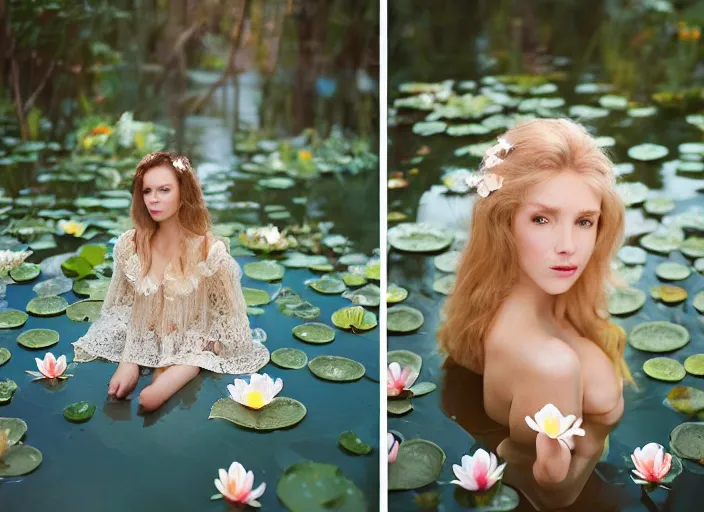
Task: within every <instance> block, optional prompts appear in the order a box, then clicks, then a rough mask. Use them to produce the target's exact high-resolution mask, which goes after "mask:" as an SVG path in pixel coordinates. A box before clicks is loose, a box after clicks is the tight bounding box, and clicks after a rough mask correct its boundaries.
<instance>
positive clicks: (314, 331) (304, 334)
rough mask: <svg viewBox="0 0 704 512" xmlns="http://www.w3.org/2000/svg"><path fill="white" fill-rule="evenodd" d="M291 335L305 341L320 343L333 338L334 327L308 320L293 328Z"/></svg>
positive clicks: (328, 341) (327, 341)
mask: <svg viewBox="0 0 704 512" xmlns="http://www.w3.org/2000/svg"><path fill="white" fill-rule="evenodd" d="M292 332H293V335H294V336H295V337H296V338H298V339H299V340H301V341H305V342H306V343H313V344H316V345H320V344H323V343H330V342H332V341H333V340H334V339H335V329H333V328H332V327H330V326H329V325H325V324H322V323H319V322H308V323H305V324H302V325H297V326H296V327H294V328H293V331H292Z"/></svg>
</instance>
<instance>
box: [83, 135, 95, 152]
mask: <svg viewBox="0 0 704 512" xmlns="http://www.w3.org/2000/svg"><path fill="white" fill-rule="evenodd" d="M92 147H93V137H91V136H90V135H88V136H86V137H84V138H83V149H85V150H86V151H89V150H90V148H92Z"/></svg>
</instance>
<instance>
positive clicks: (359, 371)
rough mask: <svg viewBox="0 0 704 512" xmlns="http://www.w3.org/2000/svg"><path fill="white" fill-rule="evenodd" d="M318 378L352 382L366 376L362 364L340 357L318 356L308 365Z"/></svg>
mask: <svg viewBox="0 0 704 512" xmlns="http://www.w3.org/2000/svg"><path fill="white" fill-rule="evenodd" d="M308 368H309V369H310V371H311V372H312V373H313V375H315V376H316V377H318V378H320V379H324V380H330V381H334V382H351V381H355V380H359V379H361V378H362V377H363V376H364V373H365V371H366V370H365V368H364V366H363V365H362V363H359V362H357V361H354V360H353V359H348V358H346V357H340V356H318V357H316V358H315V359H312V360H311V361H310V362H309V363H308Z"/></svg>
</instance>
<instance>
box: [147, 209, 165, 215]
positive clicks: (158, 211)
mask: <svg viewBox="0 0 704 512" xmlns="http://www.w3.org/2000/svg"><path fill="white" fill-rule="evenodd" d="M149 211H150V212H152V215H156V214H157V213H161V212H162V210H149Z"/></svg>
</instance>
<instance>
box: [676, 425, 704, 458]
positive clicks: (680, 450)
mask: <svg viewBox="0 0 704 512" xmlns="http://www.w3.org/2000/svg"><path fill="white" fill-rule="evenodd" d="M670 448H672V451H673V452H674V453H675V454H676V455H677V456H678V457H682V458H683V459H693V460H697V461H698V460H701V459H704V423H682V424H681V425H677V426H676V427H675V428H674V429H673V430H672V432H670Z"/></svg>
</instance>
